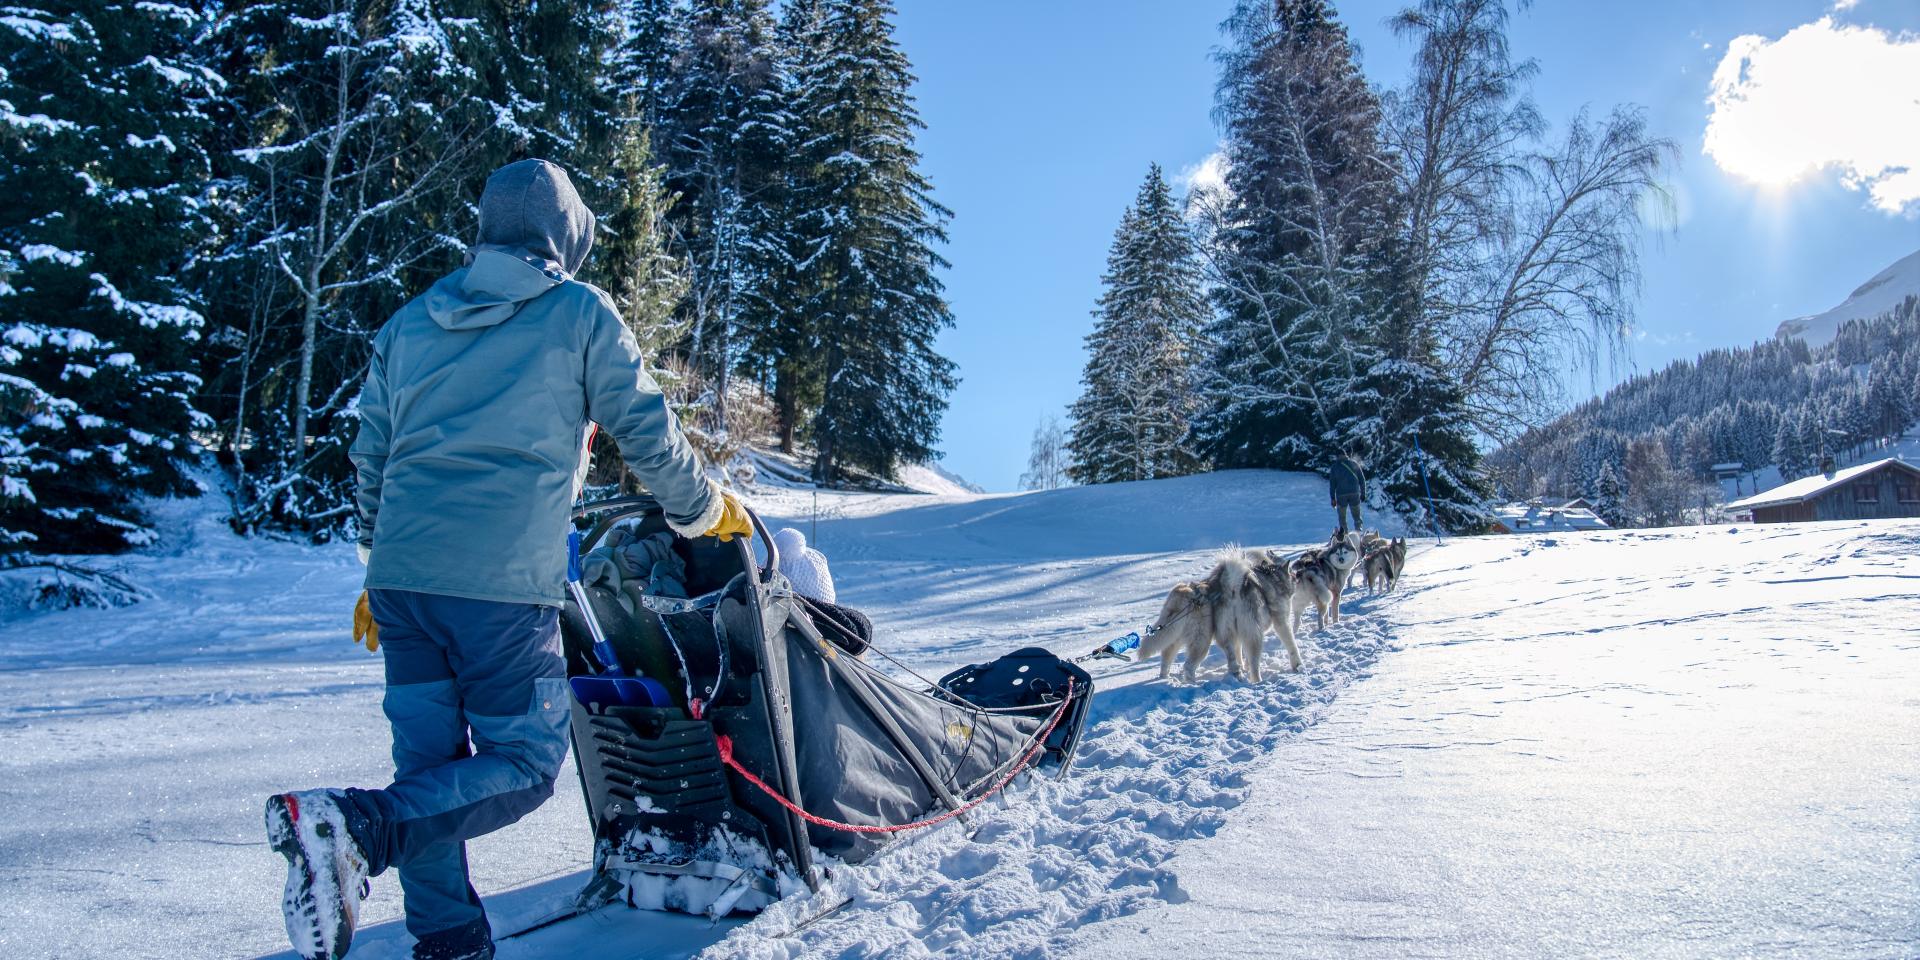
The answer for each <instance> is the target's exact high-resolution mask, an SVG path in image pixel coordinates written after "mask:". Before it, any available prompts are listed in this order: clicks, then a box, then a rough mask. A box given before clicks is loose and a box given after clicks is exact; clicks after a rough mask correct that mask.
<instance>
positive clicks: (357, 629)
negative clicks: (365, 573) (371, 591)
mask: <svg viewBox="0 0 1920 960" xmlns="http://www.w3.org/2000/svg"><path fill="white" fill-rule="evenodd" d="M353 642H354V643H364V644H366V645H367V652H368V653H375V652H377V651H379V649H380V625H379V624H377V623H374V622H373V611H372V610H370V609H368V607H367V592H366V591H365V590H362V591H360V599H359V600H358V601H357V602H355V603H354V605H353Z"/></svg>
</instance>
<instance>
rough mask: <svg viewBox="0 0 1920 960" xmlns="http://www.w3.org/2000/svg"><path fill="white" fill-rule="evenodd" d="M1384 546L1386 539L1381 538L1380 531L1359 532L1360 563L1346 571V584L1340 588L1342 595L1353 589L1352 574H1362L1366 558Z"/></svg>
mask: <svg viewBox="0 0 1920 960" xmlns="http://www.w3.org/2000/svg"><path fill="white" fill-rule="evenodd" d="M1386 545H1387V538H1385V537H1383V536H1381V535H1380V531H1378V530H1362V531H1361V532H1360V543H1359V547H1360V562H1359V563H1356V564H1354V565H1353V569H1352V570H1350V571H1348V573H1347V579H1346V582H1345V583H1344V584H1343V585H1342V586H1341V592H1342V593H1345V592H1346V591H1348V590H1352V589H1353V577H1354V574H1358V573H1361V572H1362V569H1363V568H1364V567H1365V566H1366V563H1367V556H1368V555H1369V554H1371V553H1373V551H1375V550H1377V549H1379V548H1381V547H1384V546H1386Z"/></svg>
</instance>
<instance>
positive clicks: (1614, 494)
mask: <svg viewBox="0 0 1920 960" xmlns="http://www.w3.org/2000/svg"><path fill="white" fill-rule="evenodd" d="M1590 496H1591V498H1592V503H1593V512H1594V515H1596V516H1598V517H1599V518H1600V519H1602V520H1605V521H1606V522H1607V525H1608V526H1610V527H1624V526H1626V525H1628V524H1629V523H1631V522H1632V518H1631V517H1630V516H1628V515H1627V507H1626V490H1625V488H1623V487H1622V485H1621V483H1620V473H1619V471H1617V470H1615V469H1614V466H1613V464H1612V462H1606V463H1602V464H1600V473H1599V475H1598V476H1596V477H1595V478H1594V481H1593V491H1592V493H1591V494H1590Z"/></svg>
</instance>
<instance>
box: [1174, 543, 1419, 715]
mask: <svg viewBox="0 0 1920 960" xmlns="http://www.w3.org/2000/svg"><path fill="white" fill-rule="evenodd" d="M1406 562H1407V541H1406V540H1405V539H1401V538H1395V539H1393V540H1387V539H1385V538H1383V537H1381V536H1380V535H1379V534H1377V533H1374V532H1372V531H1368V532H1366V533H1361V532H1359V531H1353V532H1349V533H1344V534H1342V533H1335V534H1334V535H1333V537H1332V538H1331V539H1329V540H1328V541H1327V542H1326V543H1325V544H1323V545H1321V546H1318V547H1314V548H1313V549H1310V550H1307V551H1306V552H1304V553H1302V554H1300V555H1299V556H1296V557H1293V558H1291V559H1287V558H1284V557H1281V556H1279V555H1277V554H1275V553H1274V552H1273V551H1271V550H1248V549H1243V548H1241V547H1233V546H1230V547H1227V548H1225V549H1223V550H1221V551H1220V554H1219V557H1218V560H1217V561H1216V562H1215V563H1214V565H1213V571H1212V572H1211V573H1208V574H1207V575H1206V577H1205V578H1203V579H1200V580H1190V581H1188V582H1186V583H1182V584H1179V585H1177V586H1175V587H1174V588H1173V591H1172V592H1171V593H1168V594H1167V600H1166V602H1165V603H1164V604H1162V605H1161V606H1160V616H1159V617H1158V618H1157V619H1156V620H1154V624H1153V634H1152V635H1151V636H1149V637H1148V638H1147V639H1146V641H1145V642H1143V643H1142V644H1141V645H1140V659H1141V660H1146V659H1148V658H1149V657H1156V656H1157V657H1159V658H1160V676H1161V677H1162V678H1165V677H1166V676H1167V675H1168V674H1169V673H1171V672H1172V670H1173V658H1174V655H1175V654H1178V653H1182V652H1184V653H1185V654H1186V664H1185V667H1184V672H1185V677H1186V679H1187V680H1188V681H1189V682H1191V681H1192V680H1193V679H1194V671H1195V670H1197V669H1198V668H1199V666H1200V661H1201V660H1203V659H1205V658H1206V656H1207V650H1208V648H1210V647H1212V646H1213V645H1214V644H1219V645H1220V650H1221V652H1223V653H1225V654H1226V655H1227V670H1228V671H1229V672H1230V673H1232V674H1233V675H1234V676H1236V677H1239V678H1240V679H1242V680H1246V681H1248V682H1250V683H1258V682H1260V658H1261V655H1262V654H1263V653H1265V650H1266V632H1267V628H1268V627H1272V628H1273V633H1274V636H1276V637H1279V638H1280V642H1281V643H1282V644H1284V645H1285V646H1286V648H1287V659H1288V661H1289V662H1290V664H1291V666H1292V669H1293V670H1294V671H1296V672H1298V671H1299V669H1300V648H1299V647H1298V646H1297V645H1295V643H1294V635H1295V633H1296V632H1297V631H1298V629H1299V624H1300V620H1301V618H1303V617H1304V616H1305V615H1306V611H1307V606H1308V605H1309V604H1311V605H1312V606H1313V607H1314V608H1315V609H1317V610H1318V611H1319V614H1320V620H1319V623H1320V627H1321V629H1325V628H1326V626H1327V625H1328V624H1330V623H1338V622H1340V595H1341V593H1342V592H1343V591H1344V590H1345V589H1346V585H1347V581H1348V580H1349V579H1351V578H1352V575H1353V573H1354V570H1355V568H1358V569H1359V570H1360V572H1361V575H1362V579H1363V580H1364V581H1365V583H1366V585H1367V591H1368V593H1381V592H1390V591H1392V590H1393V588H1394V587H1395V586H1396V585H1397V584H1398V583H1399V582H1400V571H1401V569H1402V568H1403V567H1404V566H1405V565H1406Z"/></svg>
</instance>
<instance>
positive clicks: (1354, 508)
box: [1347, 500, 1366, 530]
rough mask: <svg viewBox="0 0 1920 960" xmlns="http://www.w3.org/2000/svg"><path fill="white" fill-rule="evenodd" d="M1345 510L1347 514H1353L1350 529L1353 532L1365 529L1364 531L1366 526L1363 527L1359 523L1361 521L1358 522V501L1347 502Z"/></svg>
mask: <svg viewBox="0 0 1920 960" xmlns="http://www.w3.org/2000/svg"><path fill="white" fill-rule="evenodd" d="M1347 510H1348V512H1350V513H1352V514H1353V527H1352V529H1354V530H1365V529H1366V526H1365V525H1364V524H1362V522H1361V520H1360V501H1358V500H1352V501H1349V502H1348V503H1347Z"/></svg>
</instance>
